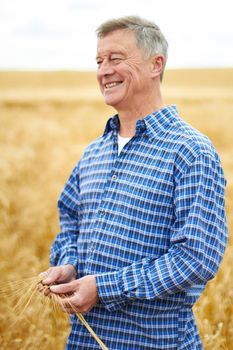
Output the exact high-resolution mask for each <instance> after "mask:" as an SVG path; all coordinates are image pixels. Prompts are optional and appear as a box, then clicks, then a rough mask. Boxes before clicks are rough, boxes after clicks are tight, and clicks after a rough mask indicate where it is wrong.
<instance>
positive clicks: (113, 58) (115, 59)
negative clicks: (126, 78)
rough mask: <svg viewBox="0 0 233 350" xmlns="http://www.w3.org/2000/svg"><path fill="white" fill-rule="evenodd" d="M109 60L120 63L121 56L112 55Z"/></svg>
mask: <svg viewBox="0 0 233 350" xmlns="http://www.w3.org/2000/svg"><path fill="white" fill-rule="evenodd" d="M111 61H112V62H113V63H114V64H117V63H120V62H121V61H122V58H121V57H112V58H111Z"/></svg>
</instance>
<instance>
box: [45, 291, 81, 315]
mask: <svg viewBox="0 0 233 350" xmlns="http://www.w3.org/2000/svg"><path fill="white" fill-rule="evenodd" d="M52 297H53V298H54V300H55V301H56V302H57V303H58V304H59V305H60V307H61V309H62V311H64V312H66V313H69V314H74V313H77V312H79V310H78V307H77V306H76V305H75V304H73V303H72V302H70V298H62V297H59V296H58V295H56V294H53V295H52Z"/></svg>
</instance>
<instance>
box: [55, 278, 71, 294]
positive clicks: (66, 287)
mask: <svg viewBox="0 0 233 350" xmlns="http://www.w3.org/2000/svg"><path fill="white" fill-rule="evenodd" d="M76 289H77V286H76V283H74V281H72V282H70V283H64V284H57V285H55V286H50V291H51V292H52V293H56V294H66V293H74V292H75V291H76Z"/></svg>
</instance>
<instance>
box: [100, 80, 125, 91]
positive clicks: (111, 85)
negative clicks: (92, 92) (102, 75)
mask: <svg viewBox="0 0 233 350" xmlns="http://www.w3.org/2000/svg"><path fill="white" fill-rule="evenodd" d="M120 84H122V81H114V82H112V83H107V84H104V87H105V89H111V88H113V87H115V86H118V85H120Z"/></svg>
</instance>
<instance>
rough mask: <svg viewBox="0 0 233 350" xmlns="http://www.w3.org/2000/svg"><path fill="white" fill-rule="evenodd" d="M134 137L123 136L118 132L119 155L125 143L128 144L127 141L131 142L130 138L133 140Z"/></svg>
mask: <svg viewBox="0 0 233 350" xmlns="http://www.w3.org/2000/svg"><path fill="white" fill-rule="evenodd" d="M131 138H132V137H122V136H120V135H119V134H118V156H119V154H120V153H121V151H122V148H123V147H124V145H126V143H128V142H129V140H131Z"/></svg>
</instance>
